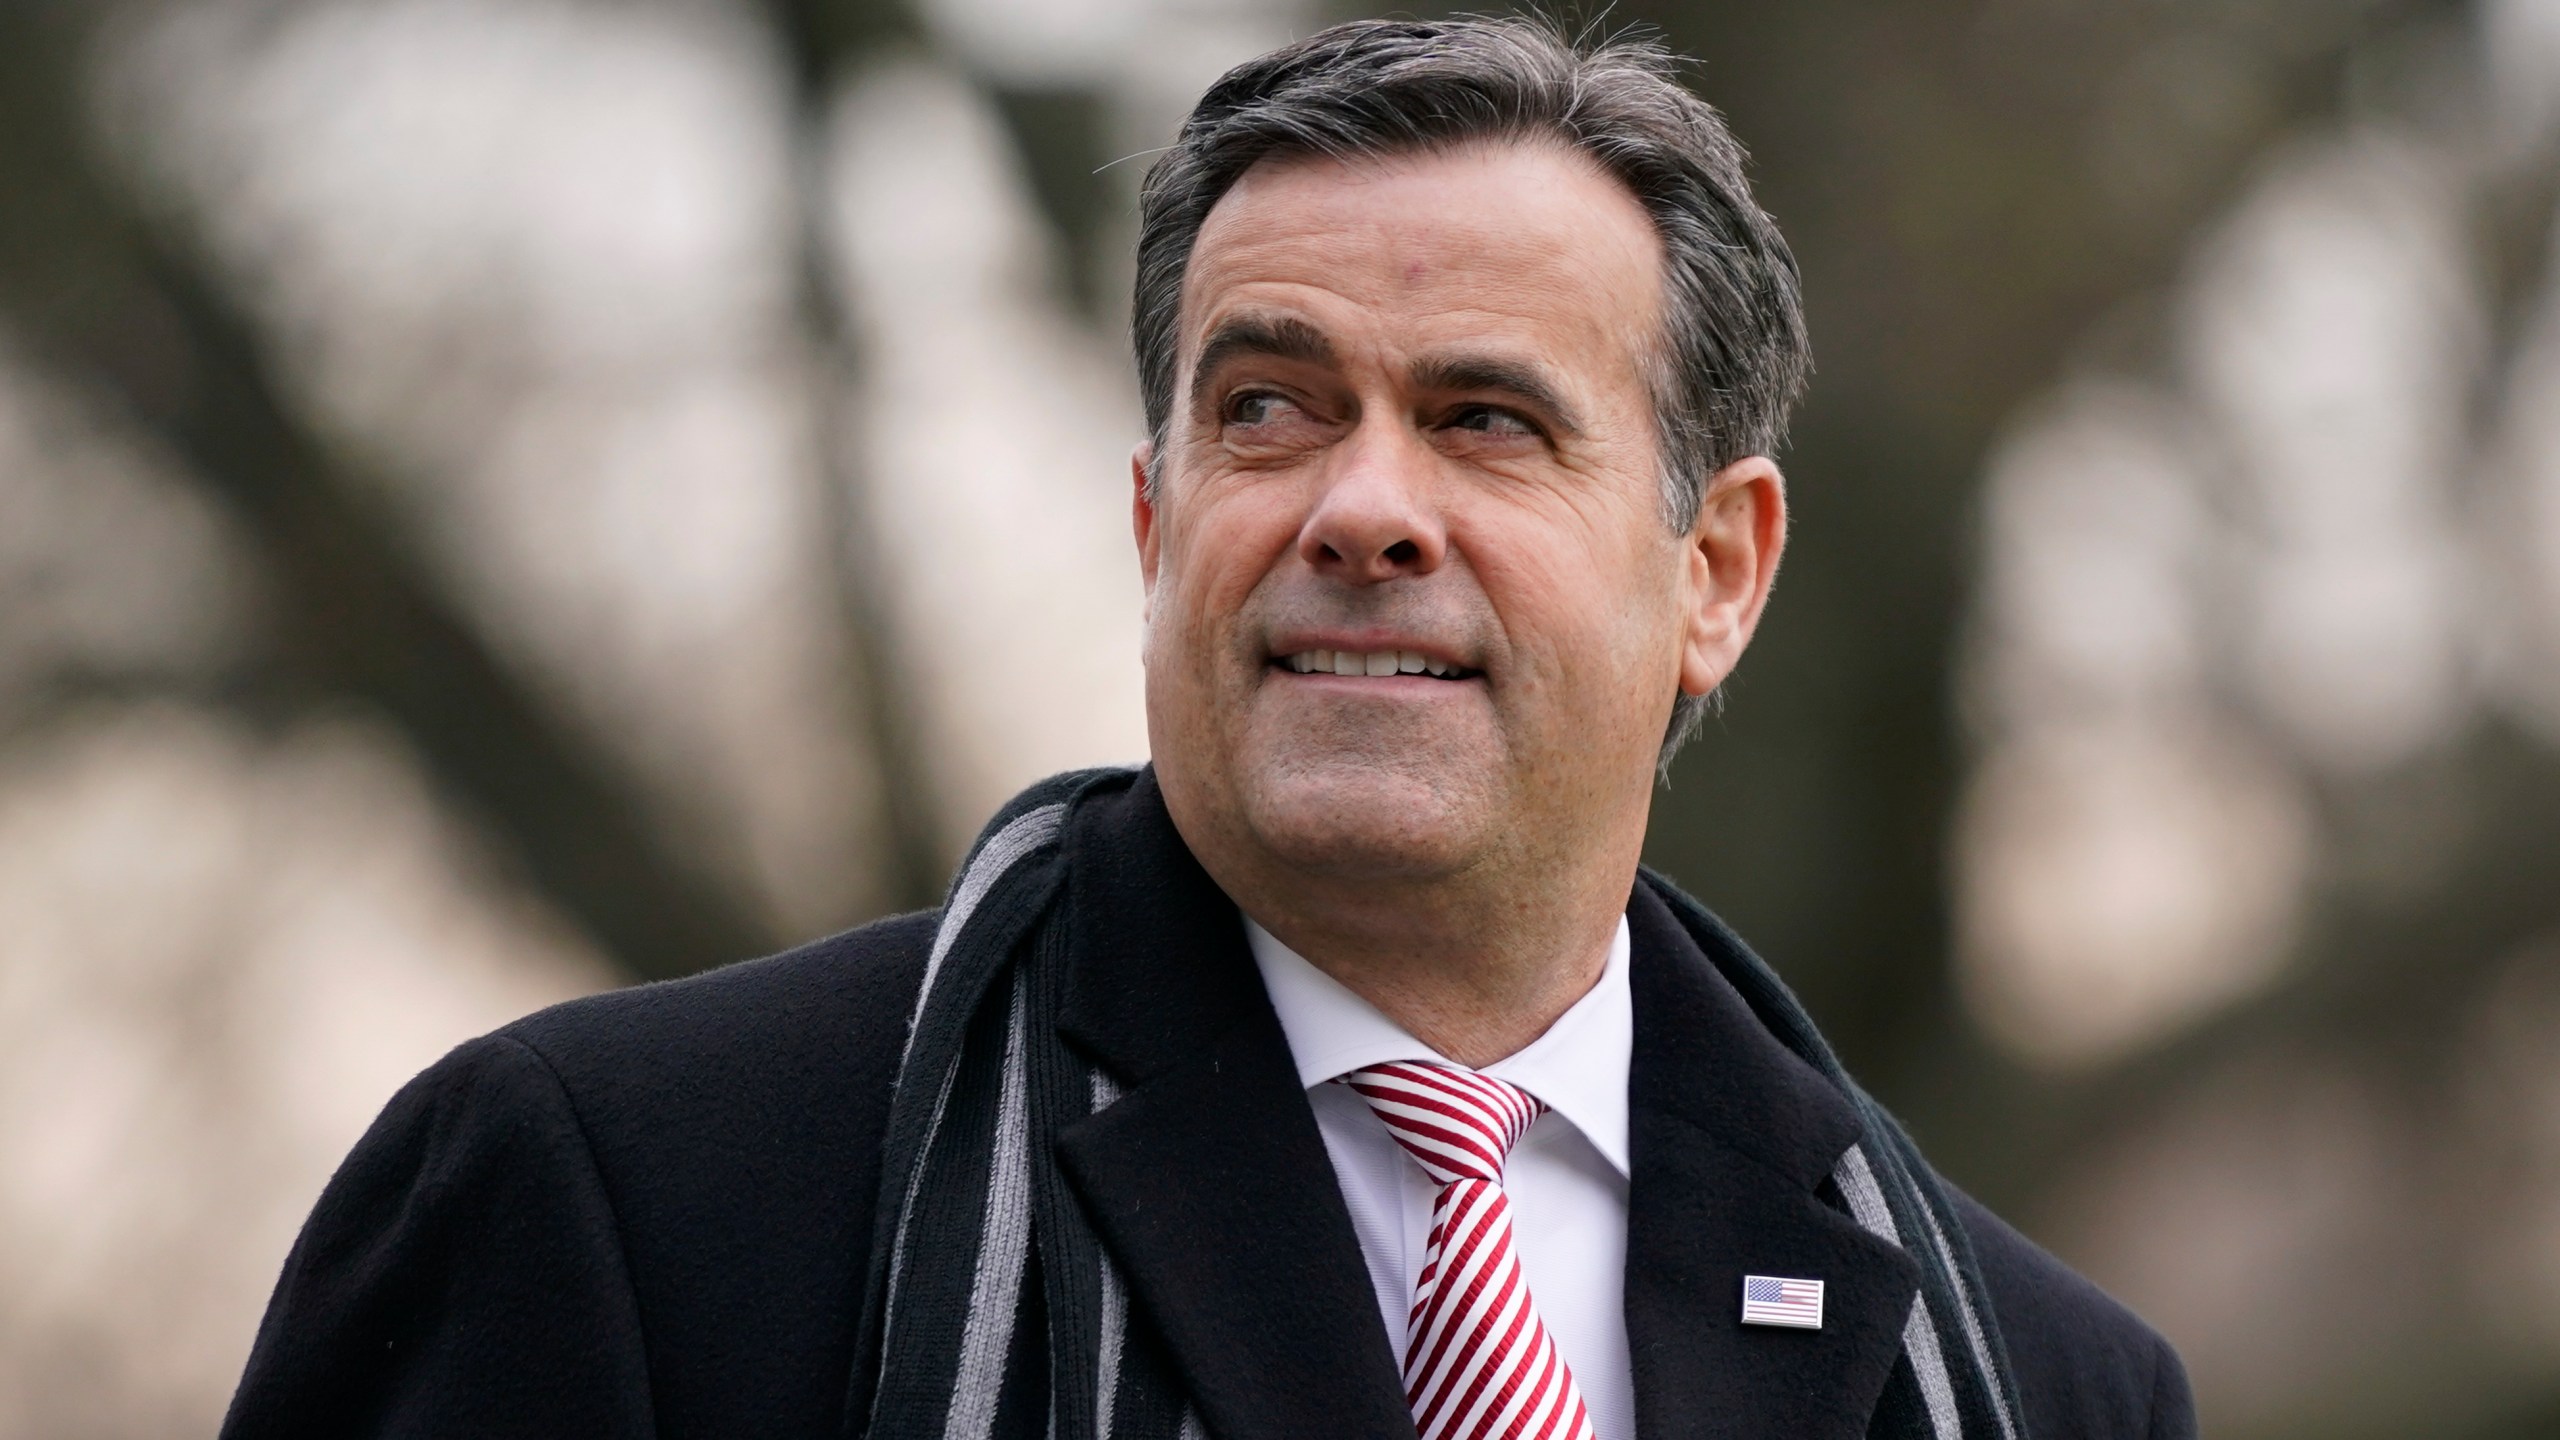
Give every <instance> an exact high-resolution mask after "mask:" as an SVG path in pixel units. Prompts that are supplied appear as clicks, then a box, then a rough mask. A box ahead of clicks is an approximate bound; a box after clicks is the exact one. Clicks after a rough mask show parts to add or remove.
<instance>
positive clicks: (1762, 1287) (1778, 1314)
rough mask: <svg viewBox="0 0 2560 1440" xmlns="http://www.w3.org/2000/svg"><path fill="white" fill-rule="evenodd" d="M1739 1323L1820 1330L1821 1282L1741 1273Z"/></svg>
mask: <svg viewBox="0 0 2560 1440" xmlns="http://www.w3.org/2000/svg"><path fill="white" fill-rule="evenodd" d="M1742 1323H1743V1324H1745V1325H1784V1326H1786V1327H1787V1328H1789V1329H1791V1330H1819V1329H1821V1328H1822V1282H1821V1281H1819V1280H1790V1279H1787V1278H1785V1277H1783V1276H1778V1275H1745V1276H1743V1277H1742Z"/></svg>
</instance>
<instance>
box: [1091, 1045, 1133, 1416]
mask: <svg viewBox="0 0 2560 1440" xmlns="http://www.w3.org/2000/svg"><path fill="white" fill-rule="evenodd" d="M1119 1098H1120V1087H1119V1086H1117V1085H1115V1084H1113V1083H1112V1082H1111V1077H1110V1076H1108V1075H1105V1074H1103V1073H1102V1072H1101V1071H1099V1070H1096V1071H1094V1072H1093V1111H1094V1113H1095V1114H1097V1115H1099V1114H1101V1113H1102V1112H1103V1111H1105V1110H1108V1109H1110V1108H1111V1106H1112V1102H1114V1101H1116V1100H1118V1099H1119ZM1095 1265H1096V1267H1097V1268H1099V1269H1100V1270H1101V1271H1102V1341H1101V1344H1100V1345H1099V1346H1098V1347H1096V1348H1097V1350H1098V1352H1099V1353H1097V1355H1096V1356H1095V1359H1094V1366H1093V1372H1094V1373H1093V1434H1094V1440H1111V1411H1112V1409H1113V1407H1114V1406H1115V1405H1116V1404H1117V1403H1118V1402H1119V1399H1120V1356H1121V1354H1122V1352H1123V1351H1125V1350H1126V1349H1127V1347H1128V1343H1129V1292H1128V1291H1127V1290H1126V1289H1125V1288H1123V1287H1122V1286H1121V1284H1120V1267H1119V1266H1117V1265H1114V1264H1112V1263H1111V1257H1110V1256H1109V1255H1106V1254H1101V1253H1099V1250H1098V1247H1097V1253H1096V1256H1095Z"/></svg>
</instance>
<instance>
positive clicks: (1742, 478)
mask: <svg viewBox="0 0 2560 1440" xmlns="http://www.w3.org/2000/svg"><path fill="white" fill-rule="evenodd" d="M1682 543H1683V544H1684V545H1685V547H1686V553H1687V559H1688V567H1687V574H1686V575H1685V576H1684V578H1683V580H1682V585H1681V590H1682V601H1683V606H1682V613H1683V614H1684V615H1685V616H1686V617H1687V621H1688V624H1687V633H1686V634H1685V636H1684V637H1683V640H1682V645H1681V650H1680V688H1681V690H1683V691H1684V692H1686V693H1688V694H1691V695H1704V694H1706V693H1707V692H1708V691H1710V690H1713V689H1714V688H1716V687H1717V686H1718V685H1721V684H1723V683H1724V679H1725V677H1726V676H1728V675H1730V674H1732V673H1733V667H1734V666H1736V665H1738V664H1740V663H1741V661H1742V652H1743V649H1744V647H1746V646H1748V645H1749V644H1750V643H1751V633H1752V631H1753V630H1755V629H1757V628H1758V627H1759V624H1760V612H1761V610H1762V609H1763V608H1765V607H1766V606H1767V605H1768V603H1769V587H1770V586H1772V585H1774V584H1776V583H1777V579H1778V554H1779V552H1780V551H1782V550H1784V549H1786V546H1787V492H1786V480H1785V477H1783V476H1781V475H1780V474H1779V473H1778V466H1777V462H1776V461H1773V460H1771V459H1770V458H1769V457H1768V456H1766V455H1750V456H1745V457H1744V458H1742V459H1740V460H1736V461H1734V462H1733V463H1732V464H1730V465H1727V466H1726V467H1724V468H1723V469H1722V470H1719V471H1717V472H1716V473H1715V474H1714V475H1713V476H1711V477H1709V479H1708V480H1707V486H1706V494H1705V495H1704V496H1703V497H1701V499H1700V500H1699V502H1698V519H1697V523H1696V524H1694V525H1692V526H1690V527H1689V534H1688V535H1687V537H1686V538H1685V539H1684V541H1683V542H1682Z"/></svg>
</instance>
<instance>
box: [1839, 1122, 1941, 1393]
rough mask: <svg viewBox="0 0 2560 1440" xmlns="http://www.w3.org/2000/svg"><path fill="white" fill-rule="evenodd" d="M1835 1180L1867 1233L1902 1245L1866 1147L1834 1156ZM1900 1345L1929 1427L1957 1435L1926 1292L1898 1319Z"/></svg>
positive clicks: (1912, 1298) (1854, 1148)
mask: <svg viewBox="0 0 2560 1440" xmlns="http://www.w3.org/2000/svg"><path fill="white" fill-rule="evenodd" d="M1831 1178H1832V1179H1833V1181H1835V1182H1836V1183H1837V1184H1838V1185H1839V1186H1840V1195H1841V1198H1843V1199H1845V1200H1847V1201H1848V1202H1849V1214H1850V1216H1851V1217H1852V1218H1854V1219H1855V1220H1856V1221H1857V1222H1858V1224H1859V1226H1860V1227H1861V1228H1863V1229H1864V1230H1865V1231H1866V1232H1867V1233H1868V1234H1870V1235H1874V1236H1877V1237H1878V1238H1880V1239H1883V1240H1886V1241H1889V1242H1891V1243H1892V1244H1893V1245H1894V1246H1895V1247H1896V1248H1900V1247H1901V1245H1902V1232H1901V1229H1900V1227H1898V1226H1896V1225H1895V1224H1894V1223H1893V1208H1892V1207H1891V1206H1889V1205H1887V1204H1885V1203H1884V1187H1883V1186H1881V1185H1878V1184H1877V1183H1876V1172H1875V1170H1874V1168H1873V1167H1872V1166H1870V1165H1868V1164H1867V1153H1866V1151H1864V1150H1862V1149H1860V1148H1858V1147H1857V1146H1855V1145H1852V1146H1850V1147H1849V1152H1848V1153H1847V1154H1845V1155H1843V1156H1841V1157H1840V1165H1839V1168H1838V1169H1836V1170H1834V1171H1833V1172H1832V1177H1831ZM1902 1348H1903V1349H1904V1351H1906V1352H1907V1353H1908V1354H1909V1355H1910V1356H1911V1373H1912V1375H1913V1376H1914V1378H1916V1379H1918V1380H1919V1382H1920V1399H1921V1402H1922V1403H1923V1404H1925V1405H1927V1406H1928V1408H1929V1428H1930V1429H1931V1430H1933V1431H1935V1432H1937V1436H1938V1440H1962V1436H1963V1435H1964V1420H1963V1418H1962V1416H1961V1414H1960V1413H1959V1412H1958V1411H1957V1409H1956V1390H1955V1385H1954V1384H1953V1383H1952V1382H1951V1381H1949V1380H1948V1379H1947V1357H1946V1356H1945V1355H1943V1354H1941V1353H1939V1350H1938V1327H1937V1325H1936V1324H1934V1323H1933V1322H1932V1321H1931V1320H1930V1319H1929V1297H1928V1296H1927V1295H1925V1294H1922V1295H1914V1296H1912V1297H1911V1314H1910V1317H1909V1318H1908V1319H1906V1320H1904V1321H1903V1323H1902Z"/></svg>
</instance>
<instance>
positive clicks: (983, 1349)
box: [942, 970, 1031, 1440]
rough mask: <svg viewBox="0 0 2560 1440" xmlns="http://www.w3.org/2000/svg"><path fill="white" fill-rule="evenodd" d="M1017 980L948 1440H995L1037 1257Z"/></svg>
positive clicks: (945, 1430) (945, 1431) (1020, 981)
mask: <svg viewBox="0 0 2560 1440" xmlns="http://www.w3.org/2000/svg"><path fill="white" fill-rule="evenodd" d="M1025 983H1026V982H1025V979H1024V977H1023V974H1022V972H1021V971H1019V970H1017V971H1015V972H1014V976H1013V1005H1012V1010H1011V1014H1010V1015H1009V1016H1008V1017H1007V1019H1006V1021H1005V1032H1004V1089H1003V1090H1002V1091H1001V1092H1000V1094H999V1097H998V1099H997V1102H996V1152H995V1154H994V1156H993V1157H991V1163H990V1164H989V1165H988V1167H987V1223H986V1228H985V1230H984V1231H983V1232H982V1234H981V1237H980V1239H979V1241H978V1276H977V1280H976V1282H975V1283H974V1284H973V1285H971V1286H970V1289H969V1320H968V1328H967V1329H966V1330H964V1331H963V1332H962V1333H961V1336H960V1373H959V1374H958V1375H957V1376H956V1377H954V1379H953V1382H952V1384H953V1389H952V1396H951V1411H950V1414H949V1416H948V1417H947V1418H946V1419H945V1420H944V1422H943V1426H942V1435H943V1440H987V1437H988V1436H989V1435H990V1434H992V1433H993V1432H994V1430H995V1428H996V1402H997V1401H998V1400H1000V1399H1002V1398H1003V1396H1004V1362H1005V1355H1006V1352H1007V1351H1009V1350H1010V1349H1011V1348H1012V1346H1013V1316H1014V1311H1015V1309H1016V1308H1017V1307H1018V1305H1019V1303H1020V1301H1021V1298H1022V1268H1023V1265H1024V1263H1025V1262H1026V1261H1027V1260H1028V1258H1029V1256H1030V1254H1031V1142H1030V1133H1031V1122H1030V1118H1029V1116H1028V1114H1027V1113H1026V1111H1027V1102H1026V1101H1025V1098H1024V1094H1025V1090H1026V1086H1025V1083H1024V1079H1023V1059H1022V999H1023V987H1024V985H1025Z"/></svg>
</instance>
